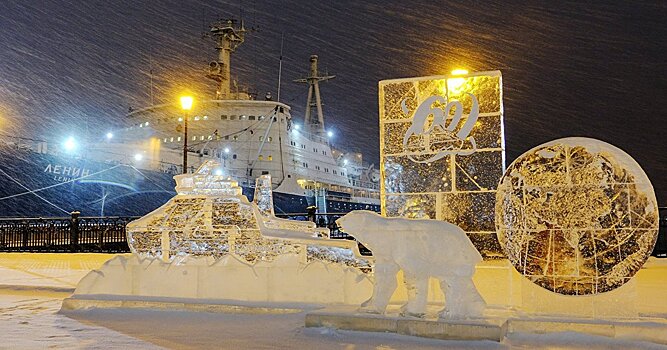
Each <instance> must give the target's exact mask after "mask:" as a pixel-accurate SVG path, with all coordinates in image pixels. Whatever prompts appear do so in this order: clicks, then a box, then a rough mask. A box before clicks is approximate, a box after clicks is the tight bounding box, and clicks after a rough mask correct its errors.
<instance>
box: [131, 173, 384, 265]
mask: <svg viewBox="0 0 667 350" xmlns="http://www.w3.org/2000/svg"><path fill="white" fill-rule="evenodd" d="M219 167H220V164H218V163H217V162H215V161H207V162H206V163H204V164H203V165H202V166H201V167H200V168H199V169H198V170H197V171H196V172H195V173H193V174H183V175H177V176H175V177H174V179H175V180H176V192H177V195H176V196H175V197H174V198H172V199H171V200H170V201H169V202H167V203H166V204H164V205H163V206H161V207H159V208H158V209H156V210H154V211H153V212H151V213H149V214H147V215H145V216H144V217H142V218H140V219H138V220H135V221H133V222H131V223H129V224H128V226H127V235H128V243H129V246H130V249H131V250H132V252H133V253H134V254H136V255H138V256H139V257H140V258H150V259H156V258H160V259H162V260H163V261H165V262H169V261H173V260H174V259H175V258H179V259H183V258H186V257H190V256H196V257H201V256H210V257H213V258H214V259H216V260H218V259H220V258H222V257H224V256H227V255H231V256H233V257H235V258H237V259H238V260H240V261H241V262H244V263H247V264H250V265H254V264H255V263H257V262H259V261H266V262H271V261H274V260H275V259H276V258H277V257H278V256H280V255H285V254H296V255H298V256H299V259H300V261H301V262H303V263H308V262H310V261H314V260H320V261H323V262H325V263H339V264H344V265H347V266H351V267H356V268H359V269H362V270H363V271H364V272H369V271H370V266H371V265H370V263H369V261H368V257H364V256H362V255H361V254H360V253H359V250H358V246H357V244H356V242H354V241H347V240H330V239H328V234H327V232H326V229H319V228H317V227H316V225H315V224H314V223H312V222H304V221H294V220H286V219H280V218H277V217H275V216H274V212H273V199H272V192H271V177H270V175H262V176H261V177H259V178H258V179H257V184H256V188H255V200H254V202H249V201H248V199H247V198H246V197H245V196H244V195H242V194H241V188H240V187H239V186H238V183H237V182H236V181H234V180H232V179H230V178H228V177H225V176H222V175H216V174H215V173H216V171H215V170H216V169H218V168H219Z"/></svg>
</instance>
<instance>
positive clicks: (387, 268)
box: [360, 259, 400, 314]
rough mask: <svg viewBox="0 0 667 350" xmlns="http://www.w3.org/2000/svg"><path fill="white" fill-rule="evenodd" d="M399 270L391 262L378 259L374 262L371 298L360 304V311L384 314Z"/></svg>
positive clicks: (394, 287)
mask: <svg viewBox="0 0 667 350" xmlns="http://www.w3.org/2000/svg"><path fill="white" fill-rule="evenodd" d="M399 270H400V267H399V266H398V265H397V264H396V263H395V262H393V261H391V260H385V259H382V260H380V259H378V260H377V261H376V262H375V268H374V272H373V273H374V275H375V283H374V285H373V296H371V298H370V299H368V300H367V301H366V302H364V303H363V304H361V309H360V311H363V312H369V313H377V314H382V313H384V311H385V309H386V308H387V304H389V299H391V295H392V294H394V291H395V290H396V287H397V285H398V283H397V282H396V274H397V273H398V271H399Z"/></svg>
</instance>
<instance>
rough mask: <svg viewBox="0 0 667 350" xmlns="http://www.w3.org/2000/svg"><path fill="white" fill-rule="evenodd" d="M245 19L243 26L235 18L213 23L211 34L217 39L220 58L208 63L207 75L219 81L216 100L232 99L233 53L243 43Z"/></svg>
mask: <svg viewBox="0 0 667 350" xmlns="http://www.w3.org/2000/svg"><path fill="white" fill-rule="evenodd" d="M245 32H246V30H245V27H244V26H243V21H241V26H240V27H236V26H235V25H234V20H231V19H229V20H226V21H218V22H215V23H213V24H212V25H211V30H210V31H209V33H208V35H210V36H211V37H212V38H213V40H215V43H216V46H215V50H216V51H217V52H218V60H217V61H212V62H211V63H209V65H208V74H206V77H207V78H209V79H213V80H215V81H217V82H218V86H217V89H216V92H215V98H216V100H225V99H231V97H232V94H231V88H230V82H231V55H232V52H234V50H236V48H237V47H239V45H241V44H243V40H244V37H245Z"/></svg>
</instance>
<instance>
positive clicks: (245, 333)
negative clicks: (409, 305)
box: [0, 254, 667, 350]
mask: <svg viewBox="0 0 667 350" xmlns="http://www.w3.org/2000/svg"><path fill="white" fill-rule="evenodd" d="M110 257H111V256H110V255H101V254H99V255H98V254H90V255H86V256H75V255H68V254H54V255H40V254H34V255H30V254H14V255H12V254H0V332H1V333H0V334H2V341H0V349H45V348H55V349H122V348H124V349H160V348H167V349H345V350H348V349H349V350H352V349H353V350H359V349H378V350H389V349H564V350H565V349H587V350H596V349H667V347H665V346H660V345H655V344H650V343H643V342H635V341H625V340H621V339H611V338H605V337H596V336H585V335H580V334H575V333H555V334H548V335H528V334H519V335H516V334H515V335H512V336H511V337H510V338H508V339H505V340H504V341H503V342H502V343H495V342H481V341H476V342H463V341H439V340H428V339H419V338H414V337H408V336H400V335H394V334H380V333H365V332H350V331H335V330H330V329H325V328H304V326H303V324H304V316H305V315H304V313H295V314H280V315H277V314H276V315H267V314H262V315H246V314H220V313H203V312H200V313H195V312H181V311H178V312H177V311H150V310H137V309H133V310H95V311H87V312H82V313H75V314H69V315H64V314H60V313H58V310H59V309H60V305H61V302H62V300H63V299H64V298H66V297H68V296H69V295H70V293H71V289H72V288H74V286H75V285H76V281H77V278H80V277H81V276H83V275H84V274H85V273H86V272H87V270H86V269H92V268H96V267H98V266H99V265H101V264H102V263H103V262H104V260H106V259H108V258H110ZM77 276H78V277H77Z"/></svg>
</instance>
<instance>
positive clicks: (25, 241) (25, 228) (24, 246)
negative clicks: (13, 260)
mask: <svg viewBox="0 0 667 350" xmlns="http://www.w3.org/2000/svg"><path fill="white" fill-rule="evenodd" d="M21 224H22V225H21V236H22V237H21V238H22V239H21V241H22V242H21V247H20V248H19V249H18V250H20V251H27V250H28V235H29V234H30V231H29V230H28V227H29V226H30V223H29V222H28V221H27V220H23V221H22V222H21Z"/></svg>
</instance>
